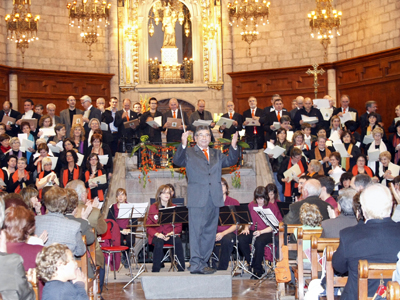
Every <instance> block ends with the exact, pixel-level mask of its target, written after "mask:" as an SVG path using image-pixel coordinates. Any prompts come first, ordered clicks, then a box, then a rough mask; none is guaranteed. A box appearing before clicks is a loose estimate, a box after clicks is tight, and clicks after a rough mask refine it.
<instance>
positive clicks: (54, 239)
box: [35, 186, 86, 256]
mask: <svg viewBox="0 0 400 300" xmlns="http://www.w3.org/2000/svg"><path fill="white" fill-rule="evenodd" d="M44 203H45V205H46V208H47V210H48V211H49V212H48V213H47V214H46V215H42V216H36V230H35V234H36V235H40V234H41V233H42V232H43V231H44V230H46V231H47V233H48V239H47V241H46V242H45V246H46V245H51V244H52V243H60V244H64V245H67V246H68V248H69V249H70V250H71V251H72V253H73V254H74V255H75V256H82V255H83V254H84V253H85V252H86V245H85V244H84V243H83V241H82V233H81V226H80V224H79V223H78V222H75V221H71V220H68V219H66V218H65V217H64V215H63V214H64V212H65V210H66V209H67V206H68V194H67V192H66V191H65V190H64V189H61V188H59V187H56V186H53V187H52V188H50V190H49V191H48V192H47V193H46V194H45V195H44Z"/></svg>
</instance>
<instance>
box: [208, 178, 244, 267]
mask: <svg viewBox="0 0 400 300" xmlns="http://www.w3.org/2000/svg"><path fill="white" fill-rule="evenodd" d="M221 185H222V195H223V197H224V204H225V206H229V205H239V201H237V200H236V199H233V198H231V197H229V196H228V195H229V186H228V182H227V181H226V180H225V178H221ZM235 230H236V225H231V226H229V225H228V226H218V229H217V235H216V236H215V242H216V245H215V246H214V253H215V254H216V255H217V256H218V261H219V264H218V268H216V269H217V270H226V269H228V266H229V258H230V255H231V253H232V250H233V243H234V241H235V240H236V238H235ZM217 244H220V245H218V246H217ZM213 268H214V269H215V267H214V266H213Z"/></svg>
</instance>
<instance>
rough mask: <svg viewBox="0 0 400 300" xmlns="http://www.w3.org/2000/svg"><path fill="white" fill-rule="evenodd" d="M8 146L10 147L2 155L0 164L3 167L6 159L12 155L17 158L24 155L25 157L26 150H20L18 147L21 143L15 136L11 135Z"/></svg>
mask: <svg viewBox="0 0 400 300" xmlns="http://www.w3.org/2000/svg"><path fill="white" fill-rule="evenodd" d="M10 146H11V149H10V150H8V152H7V153H6V155H5V157H4V162H5V163H4V164H2V165H3V166H4V167H5V166H6V162H7V161H8V157H9V156H12V155H14V156H15V157H17V158H20V157H25V158H26V152H22V151H21V150H20V149H19V148H20V146H21V143H20V141H19V139H18V138H17V137H13V138H11V139H10Z"/></svg>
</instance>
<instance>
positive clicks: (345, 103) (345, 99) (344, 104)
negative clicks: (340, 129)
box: [332, 95, 360, 129]
mask: <svg viewBox="0 0 400 300" xmlns="http://www.w3.org/2000/svg"><path fill="white" fill-rule="evenodd" d="M349 105H350V97H349V96H348V95H343V96H342V97H341V98H340V107H338V108H336V109H334V110H333V114H332V116H336V115H338V116H339V117H343V114H344V113H346V112H355V113H356V119H355V120H354V121H355V122H356V126H357V128H358V127H359V126H360V120H359V119H358V111H357V110H356V109H354V108H352V107H350V106H349ZM357 128H356V129H357Z"/></svg>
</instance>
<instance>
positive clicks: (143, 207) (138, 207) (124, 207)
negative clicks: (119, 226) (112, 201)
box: [118, 202, 149, 219]
mask: <svg viewBox="0 0 400 300" xmlns="http://www.w3.org/2000/svg"><path fill="white" fill-rule="evenodd" d="M148 206H149V203H148V202H144V203H121V204H120V205H119V212H118V219H129V218H130V217H131V212H132V208H133V213H132V218H143V217H144V216H145V214H146V211H147V207H148Z"/></svg>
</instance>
